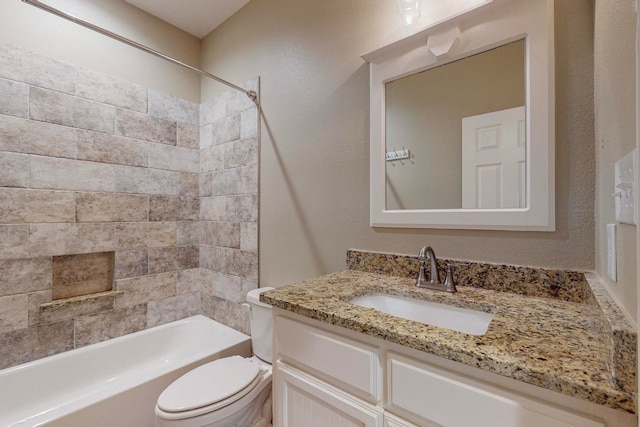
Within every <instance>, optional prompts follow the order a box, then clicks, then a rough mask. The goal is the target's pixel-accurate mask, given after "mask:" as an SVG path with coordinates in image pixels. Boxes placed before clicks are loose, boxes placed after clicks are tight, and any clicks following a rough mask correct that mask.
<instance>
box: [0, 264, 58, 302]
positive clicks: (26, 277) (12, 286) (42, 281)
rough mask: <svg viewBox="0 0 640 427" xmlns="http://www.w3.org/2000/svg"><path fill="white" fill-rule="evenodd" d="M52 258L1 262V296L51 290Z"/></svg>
mask: <svg viewBox="0 0 640 427" xmlns="http://www.w3.org/2000/svg"><path fill="white" fill-rule="evenodd" d="M51 284H52V266H51V257H43V258H27V259H9V260H0V296H5V295H15V294H25V293H29V292H34V291H41V290H50V289H51Z"/></svg>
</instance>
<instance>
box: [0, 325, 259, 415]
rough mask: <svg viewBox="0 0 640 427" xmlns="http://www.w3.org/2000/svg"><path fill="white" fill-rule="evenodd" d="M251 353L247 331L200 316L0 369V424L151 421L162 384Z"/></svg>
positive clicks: (163, 386) (167, 383) (165, 384)
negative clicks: (218, 361)
mask: <svg viewBox="0 0 640 427" xmlns="http://www.w3.org/2000/svg"><path fill="white" fill-rule="evenodd" d="M233 354H240V355H243V356H250V354H251V342H250V339H249V337H248V336H247V335H245V334H242V333H240V332H238V331H236V330H233V329H231V328H228V327H226V326H224V325H222V324H220V323H218V322H215V321H213V320H211V319H208V318H206V317H204V316H194V317H190V318H188V319H184V320H180V321H177V322H173V323H169V324H166V325H162V326H158V327H155V328H151V329H147V330H144V331H140V332H136V333H133V334H129V335H125V336H122V337H119V338H115V339H112V340H109V341H105V342H102V343H99V344H94V345H90V346H87V347H83V348H80V349H76V350H72V351H68V352H65V353H61V354H57V355H55V356H50V357H46V358H44V359H40V360H35V361H33V362H29V363H25V364H22V365H19V366H15V367H12V368H7V369H4V370H1V371H0V426H3V427H4V426H41V425H46V426H60V427H76V426H77V427H88V426H91V427H99V426H104V427H107V426H108V427H145V426H149V427H151V426H153V425H154V407H155V402H156V400H157V398H158V396H159V395H160V393H161V392H162V390H164V388H165V387H166V386H167V385H169V384H170V383H171V382H172V381H174V380H175V379H176V378H178V377H179V376H180V375H182V374H183V373H185V372H187V371H188V370H190V369H193V368H194V367H195V366H198V365H201V364H203V363H206V362H209V361H211V360H215V359H218V358H220V357H226V356H230V355H233Z"/></svg>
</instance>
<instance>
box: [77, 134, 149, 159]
mask: <svg viewBox="0 0 640 427" xmlns="http://www.w3.org/2000/svg"><path fill="white" fill-rule="evenodd" d="M77 135H78V136H77V148H78V152H77V158H78V160H90V161H93V162H100V163H114V164H118V165H129V166H147V163H148V161H147V155H148V149H147V146H148V145H149V143H148V142H146V141H142V140H138V139H132V138H125V137H123V136H115V135H107V134H105V133H98V132H91V131H83V130H79V131H77Z"/></svg>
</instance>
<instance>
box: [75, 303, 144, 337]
mask: <svg viewBox="0 0 640 427" xmlns="http://www.w3.org/2000/svg"><path fill="white" fill-rule="evenodd" d="M74 325H75V343H76V348H79V347H84V346H86V345H89V344H95V343H99V342H102V341H106V340H108V339H111V338H116V337H121V336H122V335H126V334H131V333H134V332H138V331H141V330H143V329H145V328H146V327H147V305H146V304H140V305H134V306H132V307H125V308H121V309H115V310H108V311H103V312H100V313H95V314H89V315H86V316H79V317H76V318H75V319H74Z"/></svg>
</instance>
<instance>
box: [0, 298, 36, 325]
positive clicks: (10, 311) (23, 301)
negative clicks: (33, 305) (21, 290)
mask: <svg viewBox="0 0 640 427" xmlns="http://www.w3.org/2000/svg"><path fill="white" fill-rule="evenodd" d="M28 308H29V299H28V298H27V295H25V294H21V295H10V296H6V297H0V334H4V333H7V332H12V331H17V330H18V329H24V328H26V327H27V326H29V316H28V313H29V310H28Z"/></svg>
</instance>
